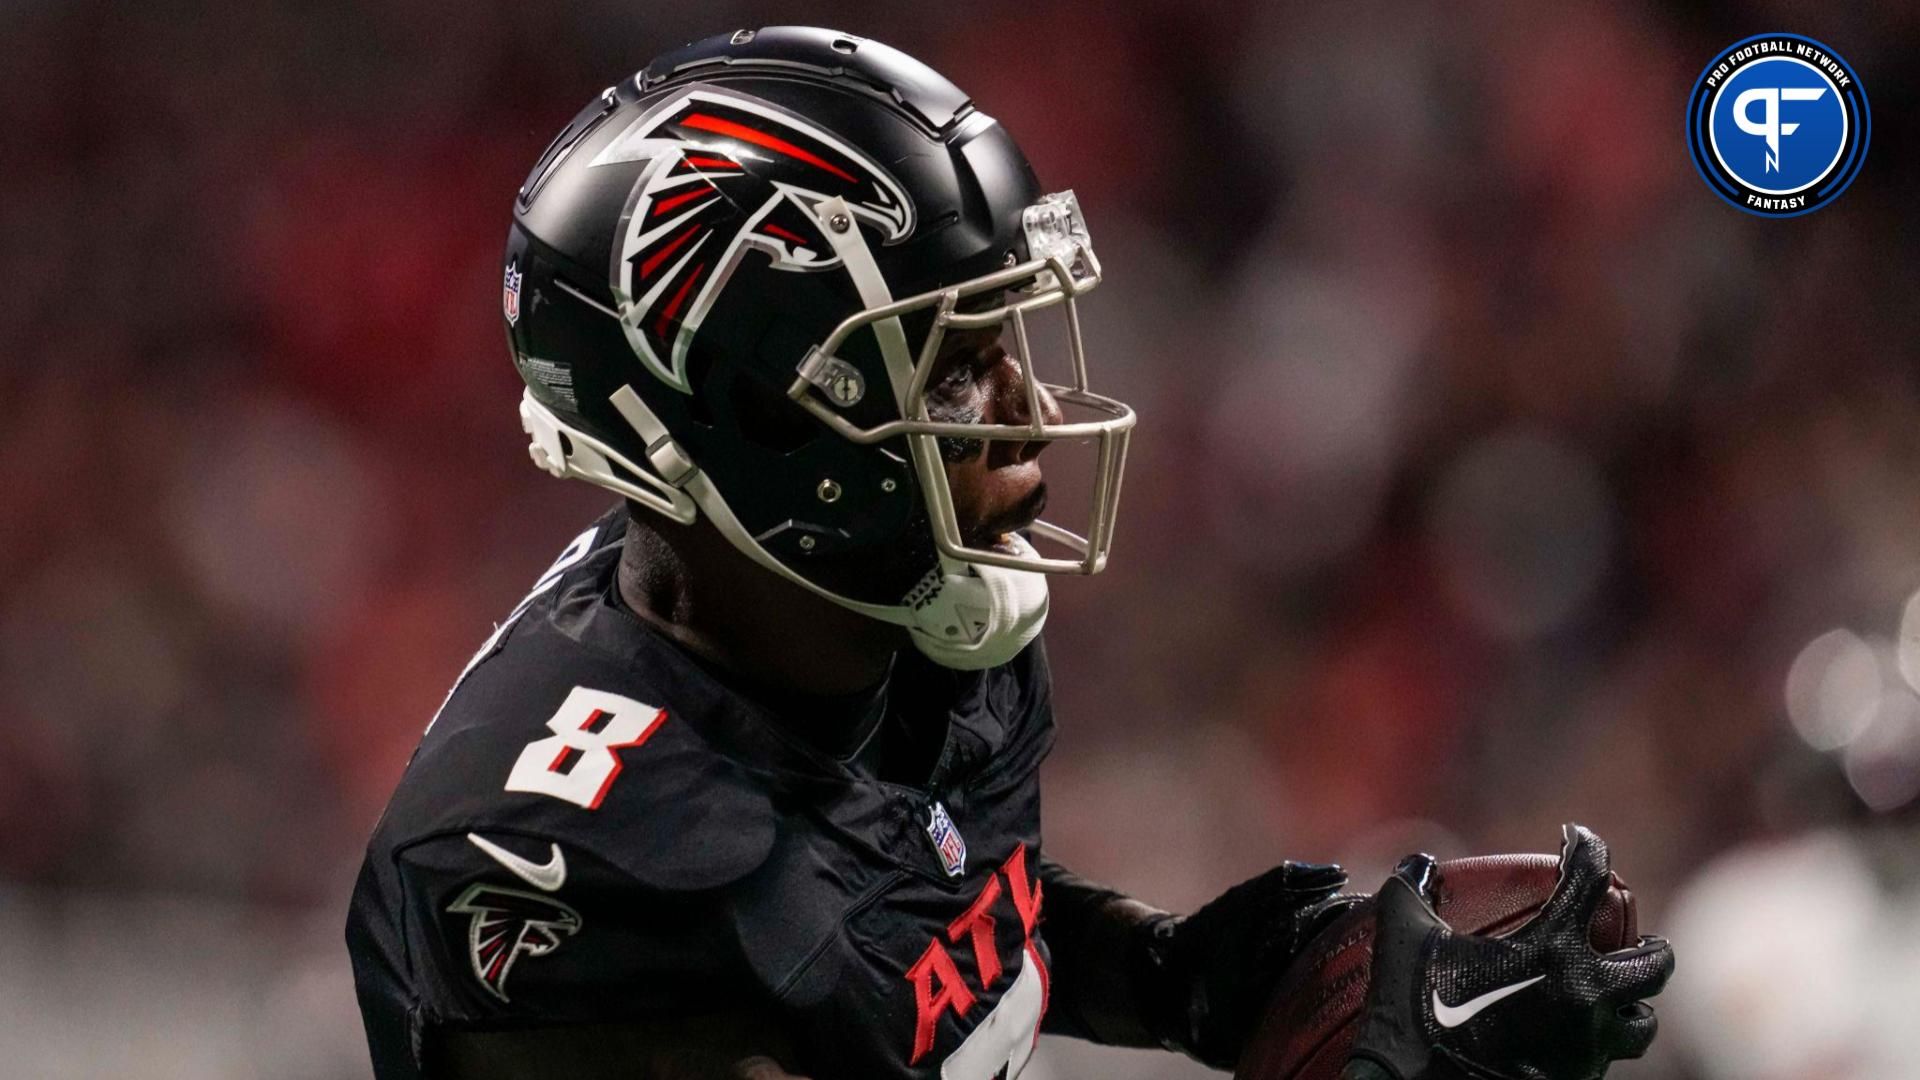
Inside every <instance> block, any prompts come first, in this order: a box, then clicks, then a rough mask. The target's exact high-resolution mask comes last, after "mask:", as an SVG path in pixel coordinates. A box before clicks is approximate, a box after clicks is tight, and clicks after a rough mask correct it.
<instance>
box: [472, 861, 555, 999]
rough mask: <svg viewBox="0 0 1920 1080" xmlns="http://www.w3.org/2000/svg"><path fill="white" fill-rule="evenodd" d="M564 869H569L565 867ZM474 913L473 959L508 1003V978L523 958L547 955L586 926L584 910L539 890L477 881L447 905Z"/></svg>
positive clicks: (476, 970)
mask: <svg viewBox="0 0 1920 1080" xmlns="http://www.w3.org/2000/svg"><path fill="white" fill-rule="evenodd" d="M563 872H564V871H563ZM447 910H448V911H450V912H452V913H454V914H456V915H469V916H472V921H471V922H469V923H468V924H467V959H468V960H469V961H470V962H471V963H472V964H473V974H474V976H475V977H476V978H478V979H479V980H480V985H481V986H483V987H486V990H487V993H489V994H492V995H493V996H494V997H497V998H499V999H500V1000H501V1001H507V1000H509V998H508V997H507V976H508V975H510V974H512V973H513V965H514V963H515V962H516V961H518V960H519V959H520V958H521V957H523V956H545V955H547V954H548V953H550V952H552V951H553V950H555V949H557V948H559V947H560V943H561V942H563V941H565V940H566V939H567V938H569V937H572V936H573V935H574V934H575V933H578V932H579V930H580V913H579V912H577V911H575V910H573V909H572V908H570V907H568V906H567V905H565V904H563V903H561V902H560V901H558V900H553V899H550V898H548V897H545V896H541V895H540V894H538V893H530V892H525V891H523V890H520V889H505V888H501V887H500V886H498V885H486V884H474V885H470V886H468V887H467V890H466V891H465V892H463V893H461V894H460V898H459V899H458V900H455V901H454V902H453V903H452V904H450V905H449V906H448V907H447Z"/></svg>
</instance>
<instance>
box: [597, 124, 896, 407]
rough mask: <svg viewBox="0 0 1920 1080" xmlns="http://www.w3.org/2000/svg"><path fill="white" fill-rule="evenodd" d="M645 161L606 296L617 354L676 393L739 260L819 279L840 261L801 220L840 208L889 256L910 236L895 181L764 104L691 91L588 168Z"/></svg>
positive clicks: (811, 222)
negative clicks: (616, 330) (754, 254)
mask: <svg viewBox="0 0 1920 1080" xmlns="http://www.w3.org/2000/svg"><path fill="white" fill-rule="evenodd" d="M635 161H640V162H645V165H644V166H643V167H642V168H641V170H640V173H639V176H638V177H637V178H636V179H635V181H634V185H633V190H632V193H631V194H630V195H629V196H628V199H627V206H626V212H625V215H624V216H623V217H622V219H621V237H620V240H619V242H618V243H616V244H615V245H614V249H613V266H612V268H611V270H612V274H611V276H612V286H613V296H614V300H615V301H616V302H617V306H618V307H619V309H620V326H621V328H622V329H623V330H624V331H625V332H626V335H627V343H628V344H629V345H631V346H632V347H633V351H634V353H635V354H636V355H638V356H639V358H640V360H641V361H642V362H643V363H645V364H646V365H647V368H648V369H649V370H651V371H652V372H653V373H654V374H655V375H656V376H658V377H659V378H660V380H661V381H662V382H665V383H666V384H667V385H669V386H672V387H673V388H675V389H677V390H679V391H681V392H682V393H692V392H693V390H692V387H691V386H689V385H688V383H687V352H688V349H690V348H691V347H692V344H693V338H694V335H695V334H697V333H698V332H699V330H700V324H701V323H702V322H703V321H704V320H705V319H706V317H707V313H708V312H710V311H712V310H713V307H714V304H715V302H716V301H717V300H718V299H719V297H720V293H721V291H722V290H724V289H725V288H726V285H727V281H728V280H729V279H730V278H732V276H733V275H734V273H735V272H736V271H737V270H738V269H739V268H740V264H741V261H742V259H743V258H744V257H745V255H746V253H747V252H748V251H749V250H753V251H758V252H761V253H762V254H764V255H766V256H768V257H769V258H770V259H771V260H772V266H773V268H774V269H776V270H784V271H799V272H809V271H819V270H830V269H833V268H835V267H838V266H839V265H840V257H839V255H838V254H836V253H835V251H834V248H833V245H832V244H831V243H829V242H828V240H827V239H826V237H825V235H824V234H823V233H822V232H821V231H820V226H819V224H818V223H817V222H816V221H815V219H814V215H813V212H812V211H813V208H814V207H815V206H817V205H819V204H820V203H821V202H823V201H825V200H827V199H831V198H835V197H840V198H844V199H846V201H847V206H848V208H849V209H850V210H851V211H852V214H853V216H854V217H855V218H857V219H859V220H860V221H862V222H865V223H866V224H868V225H870V226H872V227H873V228H875V229H876V230H878V231H879V233H880V235H881V242H882V243H886V244H897V243H899V242H900V241H902V240H905V239H906V238H907V236H908V235H909V234H910V233H912V232H913V206H912V204H911V203H909V202H908V201H907V195H906V192H905V191H904V190H903V189H902V188H901V187H900V185H899V183H898V182H897V181H895V180H894V179H893V178H892V177H891V176H888V175H887V173H886V171H885V170H884V169H882V168H881V167H880V166H879V164H878V163H877V162H874V161H872V160H870V159H868V158H867V157H866V156H865V155H863V154H861V153H860V152H859V151H857V150H855V149H854V148H853V147H851V146H849V145H848V144H846V143H844V142H841V141H840V140H839V139H836V138H835V137H834V136H833V135H831V134H829V133H828V132H826V131H825V130H823V129H821V128H818V127H815V126H813V125H812V124H809V123H807V122H805V121H803V120H801V119H800V118H799V117H797V116H793V115H791V114H789V113H787V112H785V111H783V110H781V109H779V108H776V107H775V106H773V105H772V104H769V103H768V102H765V101H761V100H759V99H757V98H752V97H748V96H746V95H744V94H737V93H731V92H725V91H720V90H712V89H703V90H690V91H688V92H687V93H685V94H682V95H680V96H678V97H674V98H671V99H669V100H667V101H666V102H664V103H663V104H661V105H659V106H658V107H655V108H653V109H650V110H648V111H647V112H646V113H645V114H644V115H642V116H641V117H639V118H638V119H636V120H635V121H634V122H633V123H632V124H631V125H629V126H628V127H627V129H626V130H625V131H623V132H621V133H620V135H619V136H618V137H617V138H615V139H614V140H613V141H612V142H610V143H608V144H607V147H606V149H604V150H602V151H600V153H599V155H598V156H597V157H595V158H594V159H593V164H592V167H594V168H601V167H605V166H610V165H619V164H625V163H629V162H635Z"/></svg>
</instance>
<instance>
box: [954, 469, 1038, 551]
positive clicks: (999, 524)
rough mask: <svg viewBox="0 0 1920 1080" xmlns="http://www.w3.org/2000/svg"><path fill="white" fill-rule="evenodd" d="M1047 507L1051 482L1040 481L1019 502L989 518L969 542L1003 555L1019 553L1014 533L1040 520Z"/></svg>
mask: <svg viewBox="0 0 1920 1080" xmlns="http://www.w3.org/2000/svg"><path fill="white" fill-rule="evenodd" d="M1046 509H1047V482H1046V481H1045V480H1040V481H1037V482H1036V483H1035V484H1034V485H1033V488H1032V490H1030V491H1028V492H1027V493H1026V495H1025V496H1023V497H1022V498H1021V499H1020V501H1019V502H1017V503H1015V504H1013V505H1012V506H1010V507H1008V508H1007V509H1006V510H1005V511H1003V512H1001V513H999V514H996V515H995V516H994V517H993V519H992V520H990V521H988V522H986V523H985V524H984V525H982V526H981V527H980V528H979V529H977V530H975V531H974V535H973V536H970V537H968V538H967V542H968V543H969V544H970V545H972V546H974V547H984V548H988V549H990V550H992V551H997V552H999V553H1001V554H1002V555H1018V554H1020V550H1019V548H1017V547H1016V546H1015V545H1014V542H1013V534H1014V533H1017V532H1019V531H1020V530H1022V529H1025V528H1026V527H1027V526H1029V525H1032V524H1033V523H1034V522H1036V521H1038V520H1040V515H1041V514H1043V513H1045V512H1046Z"/></svg>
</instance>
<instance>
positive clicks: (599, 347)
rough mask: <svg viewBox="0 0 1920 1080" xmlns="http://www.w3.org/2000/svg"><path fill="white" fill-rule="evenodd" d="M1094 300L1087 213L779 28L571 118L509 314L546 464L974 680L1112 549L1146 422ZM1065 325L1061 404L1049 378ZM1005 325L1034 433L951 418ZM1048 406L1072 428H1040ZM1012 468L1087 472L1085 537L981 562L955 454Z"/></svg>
mask: <svg viewBox="0 0 1920 1080" xmlns="http://www.w3.org/2000/svg"><path fill="white" fill-rule="evenodd" d="M1099 282H1100V263H1099V261H1098V259H1096V258H1095V256H1094V253H1093V247H1092V244H1091V241H1090V240H1089V238H1088V234H1087V230H1086V226H1085V223H1084V222H1083V220H1082V219H1081V215H1080V208H1079V204H1078V202H1077V201H1076V200H1075V198H1074V196H1073V193H1072V192H1070V191H1069V192H1064V193H1061V194H1055V195H1043V194H1042V193H1041V190H1040V188H1039V185H1038V183H1037V182H1036V180H1035V179H1034V175H1033V171H1032V169H1031V168H1030V167H1029V166H1028V164H1027V161H1026V158H1025V157H1024V156H1023V155H1022V154H1021V152H1020V149H1019V148H1018V147H1017V146H1015V145H1014V142H1013V140H1012V138H1011V137H1009V136H1008V135H1007V133H1006V132H1005V131H1004V130H1003V129H1002V128H1001V127H1000V125H999V124H997V123H996V122H995V121H994V120H993V119H992V118H991V117H988V116H986V115H985V114H983V113H981V112H980V111H979V110H977V109H975V108H974V106H973V104H972V102H971V101H970V100H968V98H967V96H966V95H965V94H963V93H961V92H960V90H959V89H957V88H956V87H955V86H954V85H953V84H952V83H950V82H948V81H947V80H946V79H944V78H942V77H941V76H940V75H938V74H936V73H935V72H934V71H933V70H931V69H930V68H928V67H927V66H925V65H924V64H921V63H920V62H919V61H916V60H914V59H913V58H911V57H909V56H907V55H905V54H904V53H901V52H899V51H898V50H896V49H892V48H889V47H887V46H885V45H882V44H879V43H878V42H874V41H867V40H863V39H860V38H856V37H853V36H850V35H847V34H842V33H838V32H835V31H830V30H821V29H814V28H807V27H769V28H766V29H762V30H741V31H738V32H736V33H733V34H730V35H721V36H717V37H712V38H708V39H706V40H704V41H700V42H697V43H695V44H692V45H688V46H686V47H684V48H681V49H679V50H677V51H675V52H671V53H668V54H666V55H664V56H661V57H659V58H657V59H655V60H654V61H653V62H652V63H650V64H648V65H647V67H646V68H645V70H643V71H641V72H640V73H639V74H637V75H635V76H633V77H632V78H630V79H626V80H623V81H621V82H620V83H617V84H616V85H614V86H611V87H609V88H608V89H607V90H605V91H604V92H603V93H602V94H601V95H600V97H599V98H598V99H596V100H595V101H594V102H593V103H592V104H591V105H589V106H587V108H585V109H584V110H582V111H581V112H580V114H579V115H578V116H576V117H574V119H573V122H572V123H570V124H568V125H567V127H566V130H564V131H562V132H561V133H560V135H559V137H558V138H556V139H555V140H554V141H553V143H552V145H551V146H549V147H548V148H547V150H546V152H545V153H543V154H542V155H541V157H540V160H539V162H538V163H537V164H536V165H535V166H534V168H533V172H532V173H531V174H530V175H529V176H528V177H527V181H526V184H525V185H524V186H523V187H522V188H521V189H520V193H519V199H518V201H517V203H516V205H515V207H514V216H513V226H512V229H511V231H510V233H509V236H508V241H507V252H506V275H505V287H504V291H503V294H502V300H503V305H502V306H503V312H504V315H505V318H506V322H507V331H508V338H509V340H510V344H511V348H512V351H513V358H514V362H515V365H516V366H517V368H518V369H519V372H520V375H521V377H522V379H523V380H524V381H525V382H526V392H525V393H524V395H523V396H522V402H521V407H520V413H521V418H522V422H523V425H524V427H525V428H526V430H527V432H528V433H529V434H530V435H531V436H532V439H533V442H532V446H531V453H532V456H533V460H534V462H535V463H536V464H538V465H540V466H541V467H542V468H544V469H546V470H547V471H549V472H551V473H553V474H554V475H556V476H575V477H579V478H582V479H586V480H589V481H591V482H593V483H596V484H599V485H601V486H603V487H606V488H609V489H611V490H613V491H616V492H619V493H620V494H622V495H624V496H626V497H628V498H629V499H631V500H633V501H634V502H637V503H640V504H641V505H643V506H646V507H649V508H651V509H653V510H656V511H658V512H660V513H662V514H665V515H667V516H668V517H670V518H673V519H674V520H676V521H679V522H682V523H688V522H691V521H693V520H694V519H695V518H696V517H697V516H699V515H702V514H704V515H705V516H706V517H707V518H708V519H709V520H710V521H711V522H712V523H713V525H714V526H715V527H716V528H717V529H718V530H719V531H720V532H721V533H722V534H723V535H725V536H726V537H727V539H728V540H729V541H730V542H731V543H733V544H734V545H735V546H736V547H738V548H740V550H742V551H744V552H745V553H747V554H748V555H749V556H750V557H752V558H753V559H755V560H756V561H758V562H759V563H761V564H762V565H764V566H766V567H767V568H768V569H770V570H772V571H774V572H776V573H779V574H782V575H784V576H785V577H787V578H789V579H791V580H793V581H795V582H798V583H800V584H801V585H803V586H805V587H806V588H808V589H811V590H813V591H814V592H816V593H819V594H821V595H823V596H826V597H828V598H830V599H832V600H833V601H835V602H836V603H839V604H841V605H843V606H846V607H849V608H852V609H854V610H857V611H860V612H862V613H864V614H868V615H871V616H873V617H875V618H881V619H885V620H887V621H890V622H894V623H898V624H900V625H903V626H906V627H907V628H909V629H910V630H912V631H913V637H914V640H915V641H916V643H917V644H919V645H920V646H921V648H922V649H923V650H925V651H927V652H928V654H929V655H932V656H934V657H935V658H936V659H939V660H941V661H942V662H943V663H948V664H950V665H951V666H955V667H979V666H987V665H988V664H991V663H998V662H1000V661H1001V660H1003V659H1005V658H1006V657H1008V656H1011V655H1012V652H1014V651H1017V650H1018V648H1019V647H1022V646H1024V645H1025V644H1026V641H1027V640H1029V639H1031V638H1032V636H1033V635H1034V634H1035V633H1037V632H1038V630H1039V622H1040V620H1041V619H1042V618H1043V617H1044V614H1045V610H1046V591H1045V585H1044V579H1042V578H1040V577H1039V576H1038V574H1037V573H1036V572H1047V573H1063V572H1064V573H1082V574H1091V573H1095V572H1097V571H1099V570H1100V569H1101V568H1102V567H1103V566H1104V565H1105V563H1106V559H1107V553H1108V550H1109V547H1110V545H1111V544H1112V540H1113V525H1114V515H1115V511H1116V509H1117V507H1118V500H1119V494H1120V477H1121V471H1122V468H1123V465H1124V461H1125V455H1126V446H1127V440H1128V437H1129V434H1130V432H1131V430H1132V427H1133V423H1134V415H1133V412H1132V410H1131V409H1129V408H1128V407H1127V406H1126V405H1124V404H1122V403H1120V402H1118V401H1115V400H1113V399H1111V398H1107V397H1102V396H1100V395H1098V394H1095V393H1093V392H1092V391H1090V390H1089V389H1088V387H1087V377H1086V360H1085V356H1084V351H1083V347H1082V340H1081V333H1080V324H1079V315H1078V312H1077V310H1076V308H1075V300H1076V299H1077V298H1078V297H1079V296H1081V295H1082V294H1084V293H1086V292H1087V291H1088V290H1089V289H1091V288H1093V287H1094V286H1095V285H1097V284H1099ZM1047 309H1051V310H1052V312H1053V313H1054V314H1055V315H1056V316H1059V317H1063V318H1064V321H1065V327H1066V335H1065V337H1066V341H1067V351H1068V354H1069V355H1068V356H1067V357H1066V358H1065V360H1064V363H1065V364H1066V365H1067V370H1068V371H1070V373H1071V374H1070V376H1069V377H1068V379H1067V380H1066V381H1065V382H1064V383H1057V384H1056V383H1046V384H1043V383H1042V382H1041V380H1040V378H1039V376H1038V374H1037V373H1036V372H1035V370H1034V366H1033V356H1032V353H1031V351H1030V342H1031V336H1030V335H1029V332H1028V324H1029V321H1030V320H1031V319H1033V318H1034V317H1036V315H1037V314H1038V313H1039V312H1041V311H1043V310H1047ZM1003 324H1004V325H1005V328H1006V329H1010V330H1011V344H1010V345H1009V349H1008V351H1009V352H1010V353H1011V354H1012V355H1014V356H1015V358H1016V361H1017V363H1018V364H1019V365H1020V368H1021V372H1022V375H1023V376H1024V385H1025V392H1026V394H1027V399H1028V400H1027V404H1028V406H1029V408H1028V410H1027V416H1028V417H1029V420H1030V422H1028V423H1025V424H979V423H973V424H969V423H964V422H957V421H956V420H955V419H954V418H952V417H936V416H934V415H930V414H929V409H928V403H927V393H926V391H927V382H928V376H929V374H930V372H931V371H932V370H933V367H934V361H935V358H936V356H937V355H938V353H939V350H940V344H941V340H942V338H943V336H944V335H945V334H946V333H947V331H948V330H949V329H978V328H988V327H1001V326H1002V325H1003ZM1042 385H1045V387H1046V390H1047V391H1049V392H1050V393H1051V394H1052V395H1053V397H1054V398H1055V399H1056V401H1057V402H1058V403H1059V404H1060V406H1061V407H1062V408H1063V409H1068V410H1074V411H1075V412H1076V413H1078V414H1079V415H1078V416H1077V417H1076V416H1072V415H1070V416H1068V418H1067V420H1066V421H1065V422H1062V423H1048V422H1046V419H1047V417H1046V414H1045V413H1044V412H1043V410H1042V408H1041V402H1040V397H1039V395H1040V393H1041V391H1040V387H1041V386H1042ZM962 419H964V418H962ZM995 438H998V439H1010V440H1021V441H1027V442H1033V441H1043V442H1044V441H1054V440H1060V439H1072V440H1084V441H1086V442H1088V443H1090V444H1092V446H1093V449H1094V451H1095V454H1096V463H1097V468H1096V470H1095V475H1094V484H1093V499H1092V503H1093V508H1092V521H1091V523H1090V524H1089V525H1088V526H1087V529H1086V532H1085V534H1084V535H1080V534H1076V533H1073V532H1070V531H1068V530H1066V529H1062V528H1060V527H1058V526H1056V525H1053V524H1050V523H1048V522H1045V521H1041V522H1036V523H1035V524H1034V525H1033V526H1032V529H1031V532H1032V537H1031V539H1029V538H1028V537H1024V536H1017V535H1009V536H1005V537H1002V538H999V540H998V541H997V542H995V543H993V544H992V545H990V546H982V545H980V544H978V543H975V544H972V545H969V544H968V543H966V542H965V537H964V534H963V531H962V529H961V527H960V523H959V522H958V521H957V520H956V518H955V513H954V506H953V500H952V496H951V492H950V491H949V489H948V485H947V478H946V473H945V469H944V467H943V463H942V456H941V454H942V441H943V440H946V445H947V446H949V447H951V446H952V445H953V443H952V440H955V439H968V440H980V439H995ZM1034 542H1039V543H1043V544H1051V545H1053V546H1054V547H1056V548H1059V549H1063V550H1062V551H1059V552H1057V553H1055V554H1051V555H1046V554H1042V553H1041V552H1040V550H1039V549H1038V548H1036V547H1035V546H1034Z"/></svg>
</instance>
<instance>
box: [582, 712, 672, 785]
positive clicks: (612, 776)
mask: <svg viewBox="0 0 1920 1080" xmlns="http://www.w3.org/2000/svg"><path fill="white" fill-rule="evenodd" d="M596 711H597V710H596ZM666 719H667V710H665V709H661V710H660V711H658V712H656V713H654V714H653V719H652V720H651V721H649V722H648V724H647V726H646V727H645V728H643V729H641V731H640V735H639V737H638V738H636V739H634V740H633V741H632V742H623V743H609V744H607V745H606V746H604V747H602V748H601V749H603V750H605V751H606V752H607V753H609V754H612V755H613V769H612V771H611V772H609V773H607V778H606V779H605V780H602V781H601V782H600V790H599V791H596V792H594V793H593V801H592V802H590V803H588V804H587V809H589V810H598V809H600V800H601V799H604V798H606V797H607V789H608V788H610V787H612V786H613V782H614V781H615V780H618V779H620V770H621V769H623V768H625V767H626V762H624V761H621V760H620V754H619V751H621V750H626V749H629V748H631V747H635V746H640V745H642V744H643V743H645V742H646V741H647V740H648V739H651V738H653V733H654V732H656V731H658V730H660V725H661V724H663V723H665V722H666Z"/></svg>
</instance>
